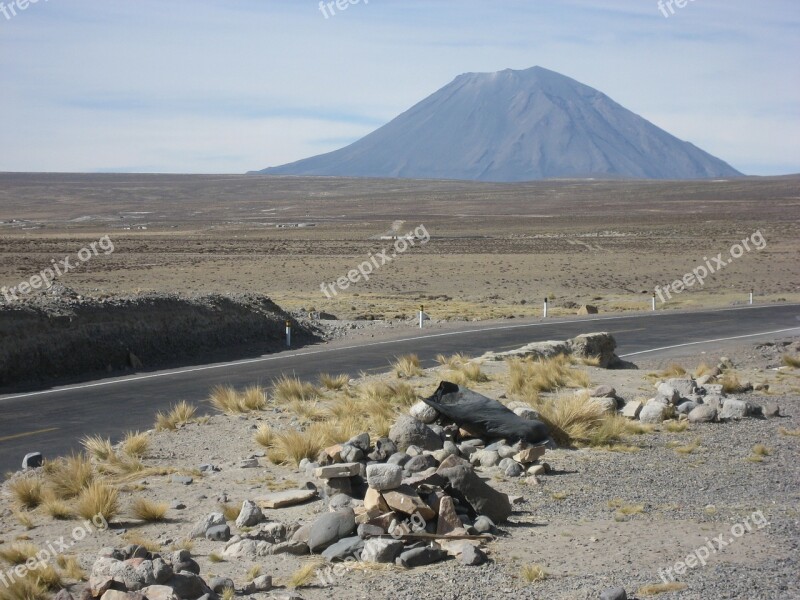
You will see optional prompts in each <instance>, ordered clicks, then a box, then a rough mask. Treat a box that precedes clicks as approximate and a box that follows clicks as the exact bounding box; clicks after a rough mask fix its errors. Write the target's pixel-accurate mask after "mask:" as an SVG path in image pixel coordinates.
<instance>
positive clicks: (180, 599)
mask: <svg viewBox="0 0 800 600" xmlns="http://www.w3.org/2000/svg"><path fill="white" fill-rule="evenodd" d="M266 579H267V580H268V581H266V580H265V581H260V582H259V584H260V587H261V588H262V591H268V590H269V589H271V587H272V581H271V579H270V578H266ZM228 584H230V585H228ZM225 587H231V588H232V587H233V583H232V582H230V580H224V581H216V580H212V581H211V582H209V583H206V581H205V580H203V578H201V577H200V566H199V565H198V564H197V562H195V561H194V560H193V559H192V556H191V553H190V552H189V551H188V550H179V551H177V552H174V553H173V554H172V555H171V556H169V557H166V558H165V557H162V556H161V555H160V554H154V553H151V552H148V551H147V550H146V549H145V548H143V547H142V546H137V545H130V546H127V547H125V548H122V549H117V548H103V549H102V550H101V551H100V553H99V554H98V558H97V560H96V561H95V563H94V566H93V567H92V573H91V576H90V578H89V584H88V586H87V587H86V589H85V590H84V592H83V596H82V600H89V599H90V598H99V599H101V600H143V599H144V598H146V599H147V600H198V599H199V600H212V599H213V598H215V597H216V594H217V593H218V592H221V591H222V590H223V588H225ZM65 600H66V599H65Z"/></svg>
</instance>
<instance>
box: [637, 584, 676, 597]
mask: <svg viewBox="0 0 800 600" xmlns="http://www.w3.org/2000/svg"><path fill="white" fill-rule="evenodd" d="M687 587H689V586H687V585H686V584H685V583H680V582H677V581H671V582H669V583H653V584H651V585H645V586H642V587H640V588H639V589H638V590H637V591H636V595H637V596H656V595H658V594H665V593H667V592H680V591H683V590H685V589H686V588H687Z"/></svg>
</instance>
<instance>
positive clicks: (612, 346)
mask: <svg viewBox="0 0 800 600" xmlns="http://www.w3.org/2000/svg"><path fill="white" fill-rule="evenodd" d="M616 348H617V341H616V340H615V339H614V336H613V335H611V334H610V333H606V332H599V333H586V334H583V335H579V336H577V337H575V338H572V339H571V340H566V341H548V342H534V343H532V344H527V345H526V346H522V347H521V348H517V349H515V350H509V351H507V352H487V353H486V354H484V355H483V356H482V357H481V358H482V359H483V360H494V361H503V360H507V359H509V358H538V359H548V358H553V357H555V356H558V355H560V354H563V355H565V356H574V357H576V358H587V359H593V360H596V361H597V364H598V366H599V367H602V368H603V369H608V368H611V367H615V366H619V365H620V364H621V361H620V359H619V357H618V356H617V355H616V354H615V353H614V351H615V350H616Z"/></svg>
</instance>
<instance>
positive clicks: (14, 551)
mask: <svg viewBox="0 0 800 600" xmlns="http://www.w3.org/2000/svg"><path fill="white" fill-rule="evenodd" d="M38 551H39V548H37V547H36V546H34V545H33V544H28V543H15V544H11V545H10V546H9V547H7V548H6V547H0V560H3V561H4V562H6V563H8V564H9V565H11V566H17V565H24V564H25V563H26V562H27V561H28V560H29V559H31V558H35V557H36V553H37V552H38Z"/></svg>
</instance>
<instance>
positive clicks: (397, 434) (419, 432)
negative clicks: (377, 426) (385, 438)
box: [389, 416, 442, 450]
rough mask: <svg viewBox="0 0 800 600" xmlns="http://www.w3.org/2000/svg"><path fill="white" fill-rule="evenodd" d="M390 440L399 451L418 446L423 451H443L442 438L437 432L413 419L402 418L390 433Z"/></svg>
mask: <svg viewBox="0 0 800 600" xmlns="http://www.w3.org/2000/svg"><path fill="white" fill-rule="evenodd" d="M389 439H390V440H392V441H393V442H394V443H395V444H396V445H397V448H398V449H399V450H406V449H407V448H408V447H409V446H418V447H420V448H422V449H423V450H441V448H442V438H440V437H439V436H438V435H437V434H436V432H435V431H434V430H433V429H431V428H430V427H428V426H427V425H425V423H422V422H421V421H417V420H416V419H414V418H413V417H407V416H401V417H400V418H399V419H398V420H397V422H396V423H395V424H394V425H393V426H392V428H391V430H390V431H389Z"/></svg>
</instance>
